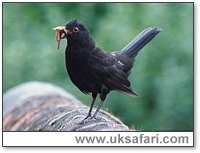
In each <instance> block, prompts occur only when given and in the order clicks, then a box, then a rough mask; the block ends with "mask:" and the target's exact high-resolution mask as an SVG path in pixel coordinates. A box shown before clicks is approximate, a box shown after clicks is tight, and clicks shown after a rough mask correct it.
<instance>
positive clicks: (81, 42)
mask: <svg viewBox="0 0 200 153" xmlns="http://www.w3.org/2000/svg"><path fill="white" fill-rule="evenodd" d="M67 45H68V47H73V48H95V42H94V40H93V39H92V37H84V38H79V37H77V38H71V39H68V40H67Z"/></svg>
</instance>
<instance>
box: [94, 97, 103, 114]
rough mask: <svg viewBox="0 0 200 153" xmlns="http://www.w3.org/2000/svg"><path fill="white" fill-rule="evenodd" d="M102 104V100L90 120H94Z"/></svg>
mask: <svg viewBox="0 0 200 153" xmlns="http://www.w3.org/2000/svg"><path fill="white" fill-rule="evenodd" d="M103 103H104V101H102V100H101V101H100V102H99V105H98V107H97V109H96V111H95V113H94V115H93V116H92V118H96V116H97V113H98V112H99V110H100V108H101V107H102V105H103Z"/></svg>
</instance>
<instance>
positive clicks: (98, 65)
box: [54, 20, 162, 120]
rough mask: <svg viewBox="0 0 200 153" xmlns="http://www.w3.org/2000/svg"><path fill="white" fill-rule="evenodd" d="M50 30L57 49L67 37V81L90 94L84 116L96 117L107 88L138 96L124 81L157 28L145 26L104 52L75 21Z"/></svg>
mask: <svg viewBox="0 0 200 153" xmlns="http://www.w3.org/2000/svg"><path fill="white" fill-rule="evenodd" d="M54 30H56V40H57V47H58V49H59V46H60V40H61V39H64V38H66V39H67V47H66V50H65V63H66V68H67V72H68V74H69V77H70V79H71V81H72V82H73V83H74V84H75V85H76V86H77V87H78V88H79V90H80V91H82V92H83V93H85V94H88V93H91V94H92V98H93V100H92V103H91V106H90V109H89V112H88V114H87V116H86V117H85V119H87V118H88V117H92V118H93V117H94V118H96V115H97V113H98V111H99V109H100V108H101V106H102V105H103V103H104V100H105V98H106V96H107V94H108V93H109V92H110V91H111V90H117V91H119V92H122V93H125V94H127V95H131V96H137V95H138V94H137V93H136V92H135V91H133V89H131V84H130V82H129V80H128V76H129V75H130V73H131V68H132V67H133V64H134V61H135V57H136V56H137V54H138V52H139V51H140V50H141V49H142V48H143V47H144V46H145V45H146V44H147V43H148V42H150V41H151V40H152V39H153V38H154V37H155V36H156V35H157V34H158V33H159V32H160V31H162V29H161V28H159V27H149V28H147V29H145V30H144V31H142V32H141V33H140V34H138V35H137V36H136V37H135V38H134V39H133V40H132V41H131V42H130V43H129V44H128V45H126V46H125V47H124V48H123V49H122V50H120V51H115V52H111V53H108V52H105V51H103V50H102V49H100V48H98V47H96V45H95V42H94V40H93V39H92V37H91V35H90V32H89V30H88V29H87V28H86V26H85V25H84V24H83V23H82V22H80V21H79V20H71V21H69V22H68V23H67V24H66V26H59V27H56V28H54ZM98 94H99V97H100V103H99V105H98V107H97V109H96V111H95V113H94V115H93V116H91V112H92V109H93V105H94V103H95V100H96V97H97V95H98ZM85 119H84V120H85Z"/></svg>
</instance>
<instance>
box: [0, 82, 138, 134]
mask: <svg viewBox="0 0 200 153" xmlns="http://www.w3.org/2000/svg"><path fill="white" fill-rule="evenodd" d="M88 109H89V107H87V106H85V105H84V104H83V103H82V102H80V101H79V100H77V99H76V98H75V97H74V96H72V95H71V94H69V93H68V92H66V91H65V90H63V89H61V88H60V87H58V86H55V85H53V84H50V83H44V82H28V83H24V84H21V85H18V86H16V87H13V88H11V89H10V90H8V91H7V92H6V93H4V95H3V131H133V130H134V129H129V128H128V127H127V126H126V125H125V124H123V123H122V122H121V121H120V120H119V119H118V118H116V117H114V116H113V115H111V114H109V113H107V112H105V111H103V110H101V111H100V112H99V113H98V115H97V119H88V120H86V121H84V122H83V119H84V117H86V115H87V112H88ZM94 111H95V109H94V110H93V113H94Z"/></svg>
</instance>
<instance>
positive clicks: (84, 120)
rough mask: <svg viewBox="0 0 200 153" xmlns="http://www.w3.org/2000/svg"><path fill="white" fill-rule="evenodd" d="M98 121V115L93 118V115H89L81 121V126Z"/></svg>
mask: <svg viewBox="0 0 200 153" xmlns="http://www.w3.org/2000/svg"><path fill="white" fill-rule="evenodd" d="M96 119H97V117H96V115H93V116H91V114H88V115H87V116H86V117H85V118H84V119H83V120H82V121H81V124H82V123H85V122H86V121H89V120H96Z"/></svg>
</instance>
